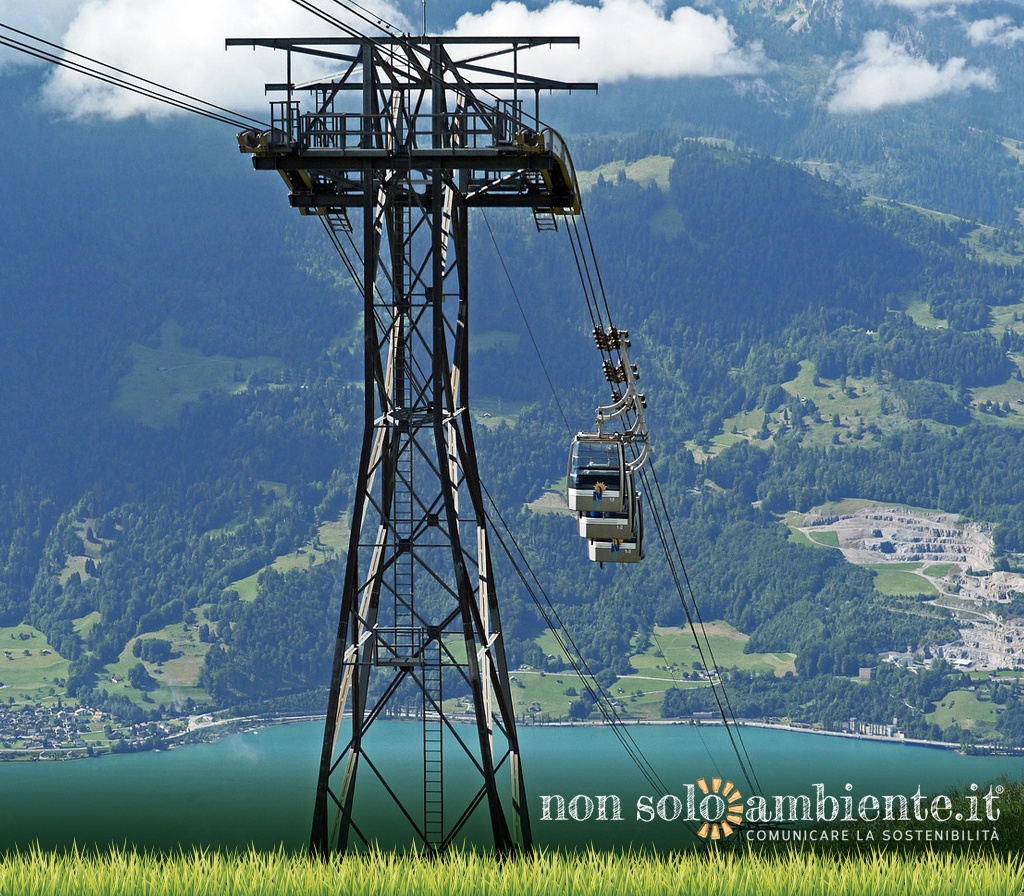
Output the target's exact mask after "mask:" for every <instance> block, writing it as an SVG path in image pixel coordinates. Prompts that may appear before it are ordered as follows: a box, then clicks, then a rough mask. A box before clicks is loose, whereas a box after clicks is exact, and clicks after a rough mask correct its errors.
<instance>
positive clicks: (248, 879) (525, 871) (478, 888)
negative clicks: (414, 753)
mask: <svg viewBox="0 0 1024 896" xmlns="http://www.w3.org/2000/svg"><path fill="white" fill-rule="evenodd" d="M1022 887H1024V862H1022V860H1021V859H1020V858H1018V857H1014V858H1011V857H1006V856H996V855H993V854H992V853H991V852H985V851H979V852H970V853H964V854H960V855H952V854H950V853H947V852H934V851H924V852H917V853H913V854H900V853H898V852H895V851H889V852H884V853H883V852H874V853H865V854H860V855H856V854H850V855H827V854H819V853H813V852H798V851H796V850H793V851H789V852H782V853H777V854H770V853H764V854H757V853H750V852H740V851H736V852H727V853H720V852H710V853H702V854H697V853H687V854H676V855H670V856H658V855H654V854H651V853H635V854H627V855H622V854H613V853H598V852H585V853H581V854H569V855H567V854H562V853H543V854H540V855H538V856H536V857H535V858H533V859H530V860H521V861H507V862H499V861H497V860H495V859H493V858H490V857H486V856H480V855H476V854H471V853H456V854H453V855H450V856H449V857H446V858H445V859H439V860H430V859H422V858H415V857H413V858H410V857H407V856H396V855H392V854H386V853H374V854H367V855H360V856H348V857H346V858H345V859H343V860H341V861H331V862H326V863H323V862H318V861H311V860H309V859H308V858H306V857H305V856H297V855H293V854H289V853H285V852H284V851H278V852H272V853H260V852H246V853H242V854H231V853H221V852H216V851H213V852H206V851H195V852H183V853H181V854H178V855H159V854H145V853H140V852H136V851H134V850H131V849H127V850H112V851H110V852H101V853H98V854H85V853H80V852H76V851H71V852H68V853H53V852H46V851H43V850H38V849H36V850H30V851H27V852H15V853H10V854H8V855H6V856H4V857H3V858H2V859H0V894H3V896H72V894H74V896H201V894H202V896H271V894H275V896H276V894H287V896H307V894H318V896H319V894H322V896H328V894H330V896H341V894H353V896H356V894H358V896H433V894H437V896H470V894H473V896H475V894H488V896H505V894H507V896H542V894H543V896H546V894H551V896H565V894H569V896H584V894H587V896H589V894H595V896H627V894H636V896H670V894H671V896H689V894H694V896H697V894H699V896H719V894H720V896H726V894H728V896H819V894H822V893H837V894H843V896H868V894H871V896H890V894H891V896H897V894H899V896H905V894H929V896H944V894H949V896H1010V894H1017V893H1020V892H1021V890H1022Z"/></svg>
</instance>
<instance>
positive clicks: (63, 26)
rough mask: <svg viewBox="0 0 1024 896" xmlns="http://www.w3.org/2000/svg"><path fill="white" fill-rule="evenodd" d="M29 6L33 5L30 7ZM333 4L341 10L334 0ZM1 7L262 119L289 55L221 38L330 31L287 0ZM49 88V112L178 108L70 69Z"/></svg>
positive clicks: (4, 0)
mask: <svg viewBox="0 0 1024 896" xmlns="http://www.w3.org/2000/svg"><path fill="white" fill-rule="evenodd" d="M385 3H386V0H379V2H377V3H376V7H377V9H379V10H380V13H381V14H382V15H383V16H384V17H385V18H386V19H388V20H391V21H396V20H397V21H398V23H399V24H403V21H404V20H403V19H402V17H401V16H400V14H398V13H397V12H396V11H395V9H394V8H393V7H390V6H385V5H384V4H385ZM320 5H321V8H324V9H327V8H328V4H323V3H322V4H320ZM363 5H364V6H366V7H370V6H372V5H374V0H364V3H363ZM25 7H30V8H31V12H30V13H26V12H24V11H23V9H24V8H25ZM331 11H332V12H334V13H340V9H338V8H334V7H331ZM0 12H3V13H4V18H3V21H5V22H7V23H8V24H11V25H14V26H15V27H18V28H21V29H22V30H24V31H28V32H31V33H35V34H39V35H40V36H41V37H46V38H47V39H50V40H55V41H57V42H59V43H61V44H63V45H64V46H65V47H67V48H68V49H70V50H74V51H75V52H77V53H81V54H84V55H86V56H91V57H93V58H95V59H98V60H101V61H102V62H105V63H108V64H109V65H112V66H116V67H117V68H120V69H124V70H125V71H129V72H132V73H133V74H136V75H139V76H141V77H143V78H148V79H150V80H152V81H156V82H158V83H160V84H166V85H167V86H169V87H172V88H174V89H176V90H180V91H182V92H184V93H189V94H192V95H194V96H198V97H201V98H202V99H204V100H208V101H210V102H214V103H217V104H219V105H222V106H225V107H228V108H232V109H238V110H240V111H247V112H257V113H259V115H260V117H266V114H267V109H268V106H267V103H268V98H267V97H266V96H265V95H264V92H263V85H264V84H265V83H266V82H270V81H283V80H284V79H285V57H284V54H283V53H279V52H274V51H271V50H266V49H260V50H256V51H255V52H254V51H252V50H251V49H246V48H232V49H230V50H227V51H225V48H224V39H225V38H227V37H282V36H299V35H301V36H305V37H308V36H310V35H321V34H328V33H332V31H333V29H332V27H331V26H330V25H328V24H327V23H325V22H322V21H320V20H319V19H318V18H315V17H314V16H312V15H311V14H310V13H308V12H305V11H303V10H301V9H300V8H299V7H298V6H296V5H295V4H292V3H288V2H287V0H212V2H211V0H145V2H141V0H86V2H82V0H74V2H72V0H34V2H32V3H29V2H27V0H0ZM58 32H59V33H58ZM320 70H321V71H322V70H323V69H322V67H321V69H320ZM297 76H298V77H304V76H305V74H304V73H303V72H298V73H297ZM43 95H44V98H45V101H46V102H47V104H48V105H49V106H50V107H51V108H52V109H54V110H55V111H57V112H59V113H61V114H63V115H67V116H69V117H73V118H79V117H89V116H98V117H103V118H113V119H117V118H126V117H129V116H133V115H146V116H149V117H159V116H163V115H167V114H171V111H172V110H171V109H170V107H168V106H164V105H160V104H158V103H156V102H155V101H153V100H149V99H146V98H143V97H139V96H137V95H136V94H133V93H129V92H128V91H126V90H123V89H120V88H117V87H113V86H110V85H107V84H103V83H101V82H99V81H96V80H95V79H91V78H87V77H85V76H83V75H78V74H75V73H73V72H70V71H68V70H67V69H64V68H55V69H53V70H52V71H51V72H50V73H49V74H48V75H47V78H46V83H45V86H44V88H43Z"/></svg>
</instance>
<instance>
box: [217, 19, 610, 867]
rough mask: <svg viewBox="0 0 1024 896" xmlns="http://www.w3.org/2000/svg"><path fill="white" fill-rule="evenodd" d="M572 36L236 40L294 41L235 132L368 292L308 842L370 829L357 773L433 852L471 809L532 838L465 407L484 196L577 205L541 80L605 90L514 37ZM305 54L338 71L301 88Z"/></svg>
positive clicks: (323, 843)
mask: <svg viewBox="0 0 1024 896" xmlns="http://www.w3.org/2000/svg"><path fill="white" fill-rule="evenodd" d="M562 43H578V41H577V39H576V38H560V37H486V38H455V37H433V36H422V37H409V36H397V35H384V36H380V37H365V36H363V35H358V34H352V35H351V36H337V37H332V38H324V39H308V40H307V39H249V38H245V39H232V40H229V41H228V45H229V46H232V45H233V46H248V47H253V48H255V47H266V48H272V49H275V50H279V51H283V52H284V53H285V54H286V57H287V72H288V75H287V80H286V82H285V83H282V84H270V85H267V89H268V91H276V92H277V93H278V94H279V95H283V98H282V99H280V100H279V101H274V102H272V103H271V128H270V129H269V130H250V131H245V132H243V133H241V134H239V146H240V149H241V150H242V151H243V152H246V153H251V154H252V161H253V165H254V167H255V168H256V169H257V170H269V171H277V172H278V173H279V174H280V175H281V177H282V178H283V179H284V181H285V183H286V185H287V187H288V191H289V202H290V204H291V205H292V206H293V207H295V208H297V209H298V210H299V211H300V212H301V213H302V214H305V215H315V216H318V217H319V218H320V219H321V221H322V222H323V224H324V225H325V229H326V230H327V231H328V234H329V236H330V237H331V239H332V241H333V242H334V244H335V246H336V248H338V249H339V251H342V250H343V251H342V254H343V257H344V258H346V259H347V264H348V265H349V270H350V272H351V273H352V274H353V276H354V277H355V278H356V280H357V283H358V286H359V289H360V291H361V294H362V301H363V339H364V355H363V361H364V369H363V386H364V390H365V403H364V407H363V423H364V431H363V439H362V449H361V452H360V456H359V466H358V473H357V478H356V483H355V500H354V506H353V508H352V514H351V534H350V538H349V545H348V554H347V559H346V566H345V577H344V585H343V593H342V603H341V614H340V619H339V623H338V632H337V642H336V646H335V654H334V666H333V672H332V676H331V684H330V694H329V698H328V705H327V722H326V726H325V730H324V740H323V749H322V753H321V760H320V773H319V780H318V784H317V792H316V801H315V807H314V813H313V825H312V833H311V838H310V850H311V852H312V853H314V854H318V855H327V854H328V853H331V852H333V851H346V850H348V849H350V848H358V846H359V845H360V844H363V845H366V844H367V841H368V840H369V837H368V836H367V835H364V833H363V830H362V829H361V828H360V824H361V818H362V817H363V816H361V815H360V812H361V811H362V809H363V808H366V806H365V799H364V801H363V802H362V803H360V802H359V801H358V799H357V797H358V790H359V787H358V786H357V785H359V786H362V785H363V784H364V782H365V783H366V784H367V785H372V788H374V792H375V793H376V794H377V795H378V796H377V797H375V798H376V799H383V800H384V802H390V803H391V805H392V809H395V808H397V816H398V817H399V818H401V819H403V820H404V823H407V825H408V828H409V831H410V832H411V840H412V842H413V843H414V844H415V845H416V846H417V848H419V849H421V850H426V851H429V852H443V851H444V850H445V849H446V848H447V847H448V846H449V845H450V844H451V843H453V842H454V841H455V840H456V838H458V837H459V836H460V835H463V834H464V833H465V831H466V826H467V824H468V823H469V822H470V820H471V819H472V818H473V817H474V816H475V815H476V816H480V817H485V818H486V819H488V820H489V825H490V829H491V831H492V832H493V841H494V848H495V850H496V851H497V852H498V853H499V854H508V853H511V852H514V851H517V850H524V851H529V850H530V849H531V846H532V838H531V833H530V823H529V818H528V815H527V805H526V790H525V786H524V783H523V777H522V773H521V768H520V750H519V741H518V737H517V734H516V724H515V715H514V707H513V703H512V696H511V689H510V683H509V675H508V668H507V665H506V659H505V648H504V643H503V640H502V628H501V621H500V616H499V612H498V599H497V593H496V588H495V581H494V576H493V568H492V564H491V553H490V545H489V538H488V525H487V516H486V512H485V508H484V499H483V492H482V489H481V485H480V480H479V473H478V469H477V459H476V450H475V446H474V441H473V428H472V425H471V420H470V393H469V329H468V325H469V296H470V289H469V282H468V277H467V274H468V270H469V263H468V224H469V210H470V209H471V208H473V207H475V206H479V207H525V208H529V209H532V211H533V214H534V216H535V219H536V221H537V226H538V227H539V228H541V229H551V228H553V227H556V226H557V218H556V216H558V215H565V214H574V213H576V212H577V211H578V210H579V193H578V188H577V184H576V178H575V174H574V172H573V169H572V164H571V161H570V159H569V155H568V152H567V151H566V149H565V146H564V144H563V142H562V140H561V138H560V137H558V135H557V134H556V133H555V132H554V131H551V130H549V129H546V128H545V127H544V126H543V125H542V123H541V120H540V115H539V94H540V91H541V90H546V91H547V90H581V89H588V90H593V89H596V85H595V84H582V83H567V82H562V81H554V80H550V79H545V78H537V77H531V76H529V75H526V74H523V73H522V72H520V70H519V58H520V54H521V53H522V51H525V50H527V49H530V48H532V47H537V46H542V45H548V44H562ZM298 57H312V58H313V59H314V60H320V61H326V64H328V65H330V66H333V67H334V68H335V69H336V72H337V73H335V74H332V75H330V76H325V77H323V78H320V79H317V80H315V81H313V82H310V83H306V84H295V83H292V71H293V62H296V61H298ZM303 101H304V102H303ZM446 695H449V696H451V697H455V696H463V697H464V699H465V700H466V701H467V703H468V705H469V710H468V714H469V715H470V716H471V718H472V720H473V722H474V725H475V729H474V728H469V727H468V726H457V725H455V724H453V718H452V716H453V710H452V708H451V701H450V700H449V702H448V704H446V703H445V702H444V701H445V700H446V699H447V697H446ZM346 714H350V720H345V719H343V715H346ZM399 715H401V716H414V717H416V718H418V720H419V722H420V724H421V726H422V734H423V736H422V743H423V751H422V768H421V770H422V780H423V785H422V790H421V791H419V792H418V793H416V794H412V795H410V794H408V793H402V792H400V790H401V787H400V784H399V783H398V781H397V777H396V776H395V775H389V773H388V771H387V769H385V767H384V766H385V763H384V762H383V761H382V760H381V758H380V756H379V755H378V754H377V753H375V752H374V750H375V749H376V747H375V744H374V742H373V738H372V737H371V736H370V733H371V729H372V728H373V726H374V724H375V723H376V722H378V721H379V720H380V719H381V718H383V717H387V716H399ZM409 766H410V767H415V759H414V758H412V757H410V762H409ZM499 772H501V773H502V777H503V778H504V776H505V775H509V776H510V777H511V788H510V789H509V788H508V787H507V786H506V787H500V786H499V779H498V773H499ZM367 778H369V779H370V780H369V781H366V780H365V779H367ZM456 779H457V780H456ZM467 781H468V782H470V786H469V787H468V792H467V787H466V784H467ZM455 785H458V786H457V787H456V786H455ZM381 792H383V794H384V796H380V794H381ZM478 808H479V810H480V812H479V813H478V812H477V810H478ZM476 823H479V820H478V821H477V822H476Z"/></svg>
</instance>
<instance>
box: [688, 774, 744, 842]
mask: <svg viewBox="0 0 1024 896" xmlns="http://www.w3.org/2000/svg"><path fill="white" fill-rule="evenodd" d="M697 786H698V787H699V788H700V789H701V792H703V793H705V794H707V795H706V796H705V797H704V799H703V800H701V802H700V812H701V816H702V817H703V818H705V819H707V820H705V822H704V824H702V825H701V828H700V830H699V831H697V833H698V835H699V836H701V837H710V838H711V839H712V840H721V839H722V837H728V836H729V835H730V834H731V833H732V832H733V826H734V825H735V826H738V825H740V824H742V823H743V796H742V794H740V792H739V791H738V790H737V789H736V785H735V784H733V783H732V781H725V782H724V784H723V782H722V779H721V778H712V779H711V788H710V789H709V788H708V782H707V781H706V780H704V778H698V779H697ZM709 816H714V818H713V819H712V818H709Z"/></svg>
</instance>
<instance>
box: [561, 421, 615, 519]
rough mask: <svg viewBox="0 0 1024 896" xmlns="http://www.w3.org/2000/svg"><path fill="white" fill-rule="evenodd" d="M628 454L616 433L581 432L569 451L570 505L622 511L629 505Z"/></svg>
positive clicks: (576, 508)
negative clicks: (627, 499)
mask: <svg viewBox="0 0 1024 896" xmlns="http://www.w3.org/2000/svg"><path fill="white" fill-rule="evenodd" d="M625 482H626V455H625V450H624V449H623V446H622V442H621V441H620V440H619V439H617V438H615V437H614V436H604V435H599V434H596V433H583V432H581V433H578V434H577V435H576V437H575V438H574V439H573V440H572V447H571V449H570V451H569V471H568V476H567V488H566V497H567V499H568V502H569V509H570V510H575V511H577V512H583V513H587V512H590V511H599V512H602V513H621V512H622V511H623V510H625V508H626V494H625V493H626V486H625Z"/></svg>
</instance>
